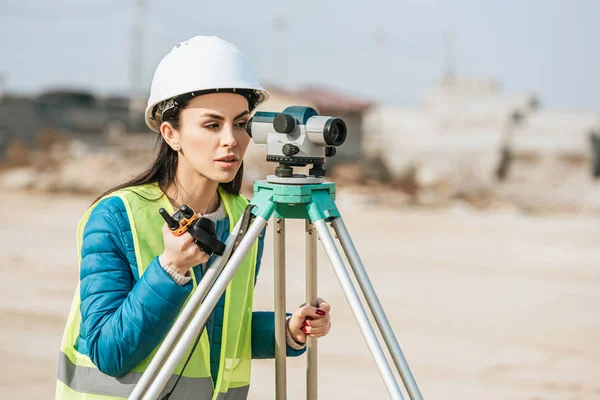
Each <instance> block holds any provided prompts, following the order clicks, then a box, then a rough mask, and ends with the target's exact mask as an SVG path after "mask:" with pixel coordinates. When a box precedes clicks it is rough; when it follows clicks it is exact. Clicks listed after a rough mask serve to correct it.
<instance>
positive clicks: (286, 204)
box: [129, 175, 422, 400]
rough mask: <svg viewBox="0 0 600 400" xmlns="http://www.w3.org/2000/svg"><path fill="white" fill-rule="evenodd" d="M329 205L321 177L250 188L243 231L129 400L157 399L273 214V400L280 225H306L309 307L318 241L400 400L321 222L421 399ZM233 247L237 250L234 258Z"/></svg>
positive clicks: (279, 319) (313, 365)
mask: <svg viewBox="0 0 600 400" xmlns="http://www.w3.org/2000/svg"><path fill="white" fill-rule="evenodd" d="M334 199H335V184H334V183H324V182H323V178H320V177H314V176H293V177H288V178H285V177H277V176H274V175H270V176H268V177H267V180H266V181H257V182H255V183H254V196H253V199H252V201H251V203H250V205H249V207H251V209H252V214H253V216H254V220H253V221H252V222H251V223H248V224H245V223H244V220H246V221H248V218H240V219H239V221H238V222H237V224H236V226H235V227H234V229H233V230H232V232H231V234H230V235H229V237H228V239H227V241H226V242H225V252H224V253H223V255H221V256H220V257H217V258H216V259H215V260H214V262H213V263H212V265H211V267H210V268H209V269H208V270H207V271H206V274H205V276H204V278H203V279H202V280H201V281H200V282H199V284H198V287H197V288H196V291H195V292H194V294H193V295H192V296H191V297H190V298H189V300H188V302H187V304H186V306H185V307H184V308H183V310H182V311H181V314H180V316H179V318H178V319H177V320H176V321H175V323H174V325H173V327H172V328H171V330H170V331H169V333H168V334H167V336H166V338H165V340H164V341H163V343H162V345H161V346H160V347H159V348H158V350H157V352H156V354H155V356H154V358H153V359H152V361H151V362H150V364H149V365H148V367H147V368H146V371H145V372H144V374H143V375H142V377H141V378H140V380H139V382H138V384H137V385H136V387H135V389H134V390H133V392H132V393H131V395H130V397H129V398H130V399H136V400H138V399H141V400H155V399H157V398H158V397H159V395H160V394H161V392H162V390H163V389H164V387H165V385H166V384H167V382H168V381H169V379H170V378H171V376H172V374H173V371H174V370H175V368H176V367H177V365H178V363H179V362H180V360H181V359H182V358H183V356H184V355H185V352H186V350H187V349H188V348H189V346H190V345H191V344H192V343H193V342H194V340H195V339H196V337H197V336H198V334H199V333H200V332H201V331H202V330H203V328H204V325H205V324H206V321H207V320H208V318H209V316H210V314H211V313H212V310H213V309H214V307H215V305H216V304H217V302H218V300H219V298H220V297H221V295H222V294H223V293H224V292H225V289H226V288H227V285H228V284H229V282H230V281H231V280H232V279H233V276H234V275H235V273H236V271H237V269H238V267H239V266H240V264H241V263H242V261H243V259H244V258H245V256H246V254H247V253H248V251H249V250H250V248H251V246H252V244H253V243H254V242H255V241H256V240H257V238H258V236H259V235H260V233H261V232H262V230H263V229H264V227H265V226H266V225H267V221H268V220H269V219H270V218H271V216H272V215H273V214H274V219H275V223H276V225H275V229H274V232H275V238H274V245H275V246H274V247H275V258H274V268H275V271H274V276H275V347H276V348H275V382H276V399H277V400H284V399H285V398H286V332H285V330H286V327H285V219H304V220H306V277H307V282H306V288H307V290H306V296H307V301H306V302H307V304H310V305H313V306H317V304H316V302H317V293H316V292H317V290H316V289H317V279H316V267H317V265H316V264H317V263H316V255H317V252H316V247H317V245H316V243H317V234H318V236H319V238H320V240H321V242H322V244H323V247H324V249H325V252H326V253H327V256H328V258H329V261H330V262H331V265H332V266H333V269H334V272H335V274H336V276H337V278H338V281H339V282H340V285H341V287H342V290H343V291H344V294H345V296H346V299H347V300H348V303H349V304H350V307H351V309H352V312H353V314H354V317H355V318H356V321H357V323H358V326H359V328H360V330H361V332H362V334H363V336H364V338H365V341H366V342H367V346H368V348H369V350H370V352H371V355H372V357H373V359H374V361H375V363H376V365H377V368H378V370H379V373H380V375H381V377H382V379H383V381H384V383H385V386H386V389H387V390H388V393H389V395H390V398H391V399H393V400H403V399H404V397H403V396H402V392H401V391H400V388H399V385H398V382H397V381H396V378H395V376H394V374H393V372H392V369H391V368H390V366H389V364H388V362H387V360H386V358H385V355H384V353H383V349H382V347H381V344H380V343H379V340H378V338H377V336H376V335H375V332H374V330H373V327H372V326H371V323H370V321H369V319H368V317H367V314H366V312H365V309H364V307H363V304H362V303H361V301H360V299H359V297H358V293H357V291H356V288H355V287H354V284H353V282H352V280H351V279H350V275H349V273H348V271H347V269H346V267H345V265H344V262H343V260H342V257H341V255H340V253H339V251H338V249H337V247H336V245H335V242H334V238H333V236H332V234H331V232H330V231H329V229H328V227H327V223H330V224H331V226H332V227H333V229H334V231H335V233H336V236H337V238H339V241H340V244H341V245H342V248H343V250H344V253H345V254H346V257H347V258H348V260H349V262H350V266H351V267H352V270H353V271H354V274H355V276H356V279H357V281H358V283H359V285H360V288H361V290H362V292H363V294H364V296H365V298H366V300H367V303H368V305H369V308H370V309H371V312H372V313H373V316H374V318H375V321H376V323H377V326H378V327H379V329H380V332H381V335H382V337H383V339H384V341H385V343H386V345H387V347H388V350H389V352H390V354H391V356H392V359H393V361H394V364H395V366H396V368H397V370H398V372H399V374H400V377H401V378H402V381H403V382H404V385H405V387H406V390H407V392H408V394H409V396H410V399H411V400H422V396H421V393H420V391H419V388H418V387H417V384H416V382H415V379H414V377H413V375H412V373H411V371H410V368H409V366H408V363H407V362H406V359H405V358H404V355H403V354H402V351H401V350H400V346H399V345H398V341H397V340H396V337H395V335H394V332H393V330H392V328H391V326H390V323H389V321H388V319H387V317H386V315H385V313H384V311H383V308H382V306H381V303H380V302H379V299H378V298H377V295H376V293H375V290H374V288H373V286H372V285H371V282H370V280H369V278H368V276H367V273H366V271H365V268H364V266H363V264H362V261H361V260H360V257H359V256H358V253H357V251H356V248H355V247H354V244H353V243H352V239H351V238H350V234H349V232H348V230H347V228H346V226H345V224H344V221H343V220H342V217H341V215H340V213H339V211H338V209H337V207H336V205H335V202H334ZM315 231H316V232H315ZM315 233H316V234H315ZM234 247H235V251H232V250H233V249H234ZM200 304H202V307H200ZM307 346H308V349H307V399H309V400H316V399H317V341H316V339H313V338H310V337H307Z"/></svg>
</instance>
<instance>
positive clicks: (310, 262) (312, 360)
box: [306, 220, 319, 400]
mask: <svg viewBox="0 0 600 400" xmlns="http://www.w3.org/2000/svg"><path fill="white" fill-rule="evenodd" d="M306 304H310V305H311V306H314V307H316V306H317V233H316V232H315V230H314V227H313V225H312V223H311V222H310V221H309V220H306ZM317 343H318V342H317V339H316V338H311V337H307V338H306V344H307V347H308V349H307V351H306V357H307V358H306V364H307V368H306V399H307V400H317V395H318V390H317V388H318V384H319V383H318V379H317V378H318V374H317V372H318V351H317Z"/></svg>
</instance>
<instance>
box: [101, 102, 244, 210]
mask: <svg viewBox="0 0 600 400" xmlns="http://www.w3.org/2000/svg"><path fill="white" fill-rule="evenodd" d="M223 91H224V90H223ZM205 93H207V92H198V93H196V94H195V95H193V94H189V93H188V94H185V95H181V96H178V97H177V98H176V99H175V107H172V108H169V109H165V110H161V108H162V107H164V104H165V103H166V101H165V102H163V103H161V104H159V105H158V106H157V107H154V110H152V113H153V115H155V118H157V119H158V120H159V121H161V123H162V122H169V123H170V124H171V125H172V126H173V128H175V129H179V127H180V126H181V110H183V109H184V108H185V107H186V106H187V105H188V103H189V102H190V101H191V100H192V99H193V98H194V97H195V96H197V95H201V94H205ZM238 93H240V91H238ZM240 94H242V95H244V94H245V93H240ZM245 97H246V98H247V99H248V103H249V104H248V105H249V107H250V110H252V108H253V106H254V104H253V103H254V102H253V98H252V95H249V96H245ZM162 111H164V112H162ZM158 114H160V115H158ZM155 147H156V148H158V150H157V154H156V158H155V159H154V162H153V163H152V165H151V166H150V167H149V168H148V169H147V170H146V171H144V172H142V173H141V174H139V175H137V176H136V177H134V178H132V179H130V180H128V181H127V182H125V183H121V184H120V185H118V186H115V187H113V188H112V189H110V190H107V191H106V192H104V193H102V194H101V195H100V196H98V198H97V199H96V200H94V203H96V202H97V201H98V200H100V199H101V198H103V197H104V196H107V195H109V194H111V193H112V192H115V191H117V190H120V189H123V188H127V187H131V186H138V185H145V184H148V183H155V182H157V183H158V185H159V186H160V188H161V189H162V190H163V192H164V190H166V188H168V187H169V186H171V184H177V182H176V176H175V172H176V171H177V163H178V160H179V159H178V155H177V152H176V151H175V150H173V149H172V148H171V146H169V145H168V144H167V142H166V141H165V140H164V139H163V137H162V135H161V134H160V133H158V136H157V138H156V144H155ZM243 179H244V162H242V163H241V164H240V168H239V170H238V172H237V174H235V177H234V178H233V180H232V181H231V182H226V183H220V184H219V186H220V187H221V188H222V189H223V190H225V191H226V192H227V193H230V194H234V195H238V194H240V190H241V188H242V182H243ZM153 200H157V199H153Z"/></svg>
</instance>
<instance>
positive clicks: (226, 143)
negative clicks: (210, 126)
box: [221, 124, 237, 147]
mask: <svg viewBox="0 0 600 400" xmlns="http://www.w3.org/2000/svg"><path fill="white" fill-rule="evenodd" d="M236 145H237V140H236V139H235V132H234V129H233V125H231V124H226V125H225V126H224V127H223V129H222V130H221V146H223V147H235V146H236Z"/></svg>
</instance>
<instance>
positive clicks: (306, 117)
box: [246, 106, 347, 178]
mask: <svg viewBox="0 0 600 400" xmlns="http://www.w3.org/2000/svg"><path fill="white" fill-rule="evenodd" d="M246 131H247V132H248V134H249V135H250V137H252V139H253V140H254V142H255V143H256V144H258V145H264V146H266V147H267V161H270V162H278V163H279V166H278V167H277V168H276V169H275V176H276V177H278V178H293V177H295V175H294V172H293V167H305V166H307V165H309V164H312V166H313V167H312V168H311V169H310V171H309V177H323V176H325V169H324V168H323V166H324V164H325V158H326V157H333V156H335V153H336V147H339V146H341V145H342V144H343V143H344V142H345V141H346V135H347V128H346V123H345V122H344V121H343V120H342V119H340V118H336V117H327V116H320V115H319V114H318V113H317V111H316V110H315V109H314V108H311V107H305V106H292V107H288V108H286V109H285V110H284V111H283V112H282V113H274V112H263V111H259V112H257V113H256V114H254V116H253V117H252V118H251V119H250V121H248V125H247V126H246Z"/></svg>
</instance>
